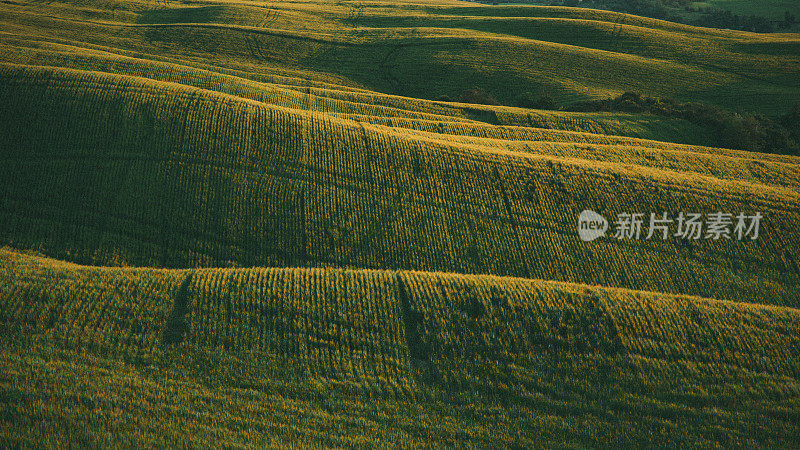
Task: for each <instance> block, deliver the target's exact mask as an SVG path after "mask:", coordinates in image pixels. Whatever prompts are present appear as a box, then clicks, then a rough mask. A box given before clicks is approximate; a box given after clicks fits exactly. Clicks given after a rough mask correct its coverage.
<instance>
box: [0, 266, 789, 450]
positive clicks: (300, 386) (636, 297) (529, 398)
mask: <svg viewBox="0 0 800 450" xmlns="http://www.w3.org/2000/svg"><path fill="white" fill-rule="evenodd" d="M0 259H2V266H3V270H4V271H5V272H6V275H5V277H4V278H5V280H6V283H5V284H4V285H3V288H2V289H0V302H2V303H3V311H4V313H3V316H2V322H3V330H4V331H3V333H4V338H5V339H6V342H9V343H11V345H9V346H8V347H7V348H6V350H4V351H3V352H2V360H3V365H4V367H5V370H4V371H3V375H2V378H0V386H1V388H0V389H2V391H3V396H4V398H5V399H6V402H4V407H3V413H2V415H3V417H4V424H5V425H4V428H5V432H4V435H5V439H7V442H8V443H25V442H27V443H36V442H41V440H42V439H47V437H48V436H50V435H51V434H52V433H53V432H54V431H55V430H58V433H59V439H61V442H63V443H82V444H87V445H103V444H111V445H119V444H129V445H163V444H164V443H167V444H171V445H182V444H186V443H188V444H191V445H201V446H218V445H224V444H225V443H230V442H237V443H239V444H242V445H248V446H261V445H273V444H279V445H289V444H292V443H296V442H299V441H302V442H304V443H305V444H307V445H326V446H331V445H333V446H336V445H378V446H380V445H384V444H386V443H389V442H393V443H398V442H400V443H402V445H409V446H410V445H421V444H425V443H430V442H431V441H430V440H431V439H432V438H433V437H434V436H435V438H434V439H435V441H436V442H438V443H439V444H441V445H448V444H449V445H457V444H458V443H463V442H464V441H465V440H468V441H469V442H471V443H472V444H474V445H511V444H515V445H533V444H534V443H537V445H538V444H548V443H549V444H554V445H555V444H563V443H571V444H572V445H579V446H584V445H589V446H595V445H639V444H643V443H656V444H659V445H710V444H713V443H720V442H723V443H727V444H731V445H736V444H741V445H775V446H784V445H790V443H791V442H792V441H793V439H794V437H795V436H796V434H797V432H798V430H797V420H796V415H797V407H798V404H797V402H798V398H799V397H798V393H800V386H799V385H798V383H797V375H798V373H800V366H798V363H797V358H796V357H795V356H796V354H797V351H798V348H799V347H798V346H800V341H798V339H797V335H796V333H794V332H793V331H792V330H796V329H797V326H798V324H799V323H800V315H798V313H797V310H796V309H793V308H783V307H773V306H763V305H746V304H742V303H730V302H723V301H718V300H710V299H702V298H697V297H684V296H670V295H664V294H653V293H646V292H637V291H626V290H615V289H607V288H597V287H589V286H585V285H572V284H563V283H553V282H544V281H534V280H523V279H513V278H499V277H489V276H463V275H452V274H433V273H421V272H405V271H401V272H387V271H368V270H341V269H240V270H220V269H213V270H208V269H201V270H193V271H174V270H153V269H114V268H105V269H103V268H100V269H98V268H88V267H79V266H74V265H65V264H64V263H60V262H55V261H52V260H46V259H42V258H37V257H30V256H25V255H21V254H18V253H15V252H11V251H8V250H4V251H3V252H2V254H1V255H0ZM184 286H185V287H184ZM19 292H24V293H25V294H24V295H19ZM60 292H63V293H66V295H64V294H59V293H60ZM180 296H186V298H185V299H184V300H183V301H184V302H185V305H186V306H187V308H188V311H189V312H188V313H187V314H186V316H185V319H184V320H185V322H186V331H185V335H184V336H183V338H182V340H180V341H179V342H175V341H171V343H170V341H167V340H165V339H163V338H162V336H164V332H165V330H167V329H169V328H170V327H172V325H171V322H170V319H169V317H168V316H169V314H170V313H169V310H170V308H171V307H172V306H173V305H175V304H178V303H179V302H181V300H180V299H179V297H180ZM122 298H124V299H125V300H122ZM34 305H35V306H34ZM32 311H43V312H44V313H42V314H31V312H32ZM134 312H136V314H134ZM76 313H78V314H77V315H76ZM649 324H658V325H656V326H655V327H653V326H652V325H649ZM54 343H57V344H58V345H57V346H54V345H53V344H54ZM587 380H595V382H592V383H587V382H586V381H587ZM765 397H767V398H769V399H770V400H769V401H768V402H765V401H764V398H765ZM52 399H55V401H53V400H52ZM14 411H16V412H22V413H23V414H18V413H17V414H15V413H13V412H14ZM176 411H179V412H180V413H179V414H177V415H176V414H175V413H174V412H176ZM109 416H110V417H114V419H113V420H107V419H104V417H109ZM32 417H37V419H36V420H35V422H31V421H30V420H31V418H32ZM285 424H294V425H292V426H286V425H285ZM634 424H636V426H633V425H634ZM709 424H713V426H708V425H709ZM132 429H135V430H137V431H136V432H135V433H132V432H131V430H132ZM736 430H738V432H737V431H736ZM756 439H759V440H758V441H756ZM761 439H763V440H761ZM395 440H397V441H395Z"/></svg>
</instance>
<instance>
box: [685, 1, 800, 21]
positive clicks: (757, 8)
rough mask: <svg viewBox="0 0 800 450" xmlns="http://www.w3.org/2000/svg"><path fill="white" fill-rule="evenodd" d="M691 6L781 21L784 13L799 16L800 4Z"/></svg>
mask: <svg viewBox="0 0 800 450" xmlns="http://www.w3.org/2000/svg"><path fill="white" fill-rule="evenodd" d="M693 6H697V7H701V8H706V7H712V8H716V9H721V10H723V11H730V12H732V13H734V14H739V15H750V16H762V17H767V18H769V19H772V20H783V19H784V18H785V14H786V12H787V11H788V12H790V13H792V14H794V15H795V16H800V4H798V3H797V2H796V1H793V0H761V1H753V0H705V1H702V2H695V3H693Z"/></svg>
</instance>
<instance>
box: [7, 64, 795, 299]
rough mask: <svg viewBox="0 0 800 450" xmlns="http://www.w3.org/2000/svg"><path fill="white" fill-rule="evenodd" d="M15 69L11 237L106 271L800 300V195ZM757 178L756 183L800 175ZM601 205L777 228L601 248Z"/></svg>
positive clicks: (89, 76)
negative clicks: (456, 277)
mask: <svg viewBox="0 0 800 450" xmlns="http://www.w3.org/2000/svg"><path fill="white" fill-rule="evenodd" d="M3 74H4V75H3V76H4V77H5V81H4V83H3V86H4V87H3V91H2V94H0V95H2V98H3V101H4V102H5V104H6V105H7V107H8V108H9V111H11V112H12V114H10V115H9V118H8V120H6V121H4V122H3V124H2V126H3V127H5V129H4V133H5V134H6V135H7V136H8V139H7V140H6V142H5V143H4V151H3V154H4V155H6V161H5V170H6V171H7V174H6V176H4V177H3V180H2V181H3V185H2V192H3V197H2V198H3V203H2V210H3V215H2V217H3V218H2V222H0V233H1V235H2V238H3V241H4V242H5V243H7V244H11V245H14V246H18V247H23V248H36V249H40V250H41V251H43V252H45V253H47V254H50V255H54V256H59V257H62V258H66V259H70V260H73V261H78V262H87V263H93V264H134V265H155V266H166V267H193V266H219V265H226V266H227V265H234V266H254V265H265V266H298V265H312V266H319V265H334V266H349V267H357V268H389V269H420V270H445V271H455V272H466V273H489V274H498V275H516V276H526V277H538V278H544V279H555V280H562V281H573V282H586V283H590V284H602V285H608V286H620V287H632V288H647V289H651V290H654V291H659V292H676V293H690V294H698V295H704V296H708V297H715V298H725V299H731V300H748V301H753V300H754V299H760V301H764V302H767V303H774V304H780V305H796V304H797V292H796V289H795V286H796V282H797V279H798V276H800V274H799V273H798V266H797V264H796V261H797V260H798V255H797V249H798V248H799V247H798V245H797V233H796V230H797V229H798V226H800V224H798V222H797V221H798V215H797V209H798V197H797V195H798V194H797V192H796V191H795V190H794V189H790V188H784V187H780V186H775V185H767V184H762V183H760V182H758V181H754V182H752V183H747V182H740V181H730V180H725V179H720V178H714V177H713V176H712V175H713V171H709V172H707V173H703V176H698V174H697V172H687V173H682V172H676V171H672V170H664V169H661V168H658V169H657V168H653V167H644V166H638V165H636V159H635V158H632V159H631V164H619V163H616V162H615V163H601V162H590V161H586V160H582V159H572V158H564V157H552V156H541V155H531V154H529V153H511V152H507V151H503V150H498V149H497V147H496V146H494V145H493V146H485V147H484V146H480V145H474V144H464V143H459V142H455V141H448V140H447V139H440V138H437V139H423V138H420V137H419V136H415V135H410V134H407V133H401V132H398V131H396V130H391V129H388V128H384V127H372V126H368V125H365V124H359V123H356V122H352V121H348V120H342V119H336V118H330V117H325V116H323V115H319V114H315V113H307V112H302V111H297V110H290V109H284V108H278V107H274V106H269V105H266V104H263V103H259V102H254V101H250V100H246V99H241V98H238V97H231V96H228V95H224V94H219V93H215V92H212V91H206V90H198V89H195V88H190V87H187V86H182V85H177V84H171V83H155V82H152V81H147V80H145V79H141V78H132V77H122V76H115V75H107V74H98V73H91V72H81V71H72V70H65V69H61V70H53V69H47V68H24V67H18V66H5V67H4V72H3ZM44 124H46V126H45V125H44ZM532 144H534V145H535V143H532ZM752 158H758V156H757V155H752ZM767 158H768V157H767ZM789 160H791V159H789ZM743 163H744V164H751V163H749V162H747V160H745V161H744V162H743ZM726 164H730V161H729V160H728V161H727V162H726ZM758 167H759V168H760V170H762V171H764V173H766V174H767V175H763V176H762V175H760V174H759V173H758V172H753V173H752V176H753V177H755V179H756V180H760V179H761V178H762V177H763V178H764V179H765V181H766V182H772V179H774V178H775V177H781V176H783V177H788V179H790V180H791V179H792V177H794V176H796V172H793V171H792V167H794V166H793V165H787V166H783V165H781V164H773V165H768V164H766V163H765V164H761V165H759V166H758ZM784 169H785V170H787V172H785V173H784V174H782V175H781V174H780V171H782V170H784ZM693 170H700V171H702V170H703V169H702V168H701V167H694V168H693ZM771 172H776V173H778V175H770V173H771ZM793 174H794V175H793ZM42 180H46V182H44V183H43V182H42ZM790 183H791V185H794V184H795V183H794V181H791V182H790ZM503 192H505V194H504V195H505V197H503ZM586 208H590V209H595V210H597V211H598V212H600V213H601V214H604V215H606V216H607V217H610V218H611V217H616V214H617V213H621V212H623V211H634V212H639V211H641V212H642V213H645V214H646V213H649V212H657V213H660V212H661V211H667V212H669V213H670V214H671V215H672V216H673V217H674V216H676V215H677V214H678V212H680V211H687V212H689V211H699V212H706V213H708V212H714V211H730V212H732V213H734V214H738V213H739V212H741V211H746V212H750V213H752V212H755V211H759V212H761V213H762V214H763V215H764V216H765V217H766V219H765V221H766V223H765V224H764V230H763V232H762V235H761V237H760V238H759V239H758V240H756V241H747V242H739V241H736V240H734V241H727V240H723V241H714V240H700V241H685V240H678V239H672V240H668V241H666V242H664V241H660V240H659V241H651V242H649V241H645V240H642V241H617V240H616V239H604V240H600V241H596V242H593V243H583V242H580V241H579V240H578V237H577V233H576V232H575V231H574V230H575V226H576V225H575V224H576V221H577V216H578V214H579V212H580V211H582V210H583V209H586ZM610 220H613V219H610ZM515 236H518V237H515ZM756 266H757V267H759V270H758V273H756V272H754V271H753V268H754V267H756Z"/></svg>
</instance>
